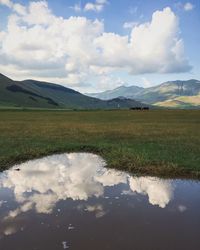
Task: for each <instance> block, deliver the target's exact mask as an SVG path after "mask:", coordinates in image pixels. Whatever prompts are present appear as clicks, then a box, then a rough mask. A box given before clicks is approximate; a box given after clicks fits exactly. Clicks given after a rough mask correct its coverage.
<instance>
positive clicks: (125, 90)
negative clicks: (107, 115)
mask: <svg viewBox="0 0 200 250" xmlns="http://www.w3.org/2000/svg"><path fill="white" fill-rule="evenodd" d="M141 90H143V88H142V87H138V86H130V87H126V86H120V87H118V88H115V89H113V90H107V91H104V92H101V93H90V94H87V95H89V96H91V97H96V98H99V99H102V100H110V99H114V98H118V97H126V98H129V97H132V96H131V95H132V93H134V94H137V93H139V92H140V91H141Z"/></svg>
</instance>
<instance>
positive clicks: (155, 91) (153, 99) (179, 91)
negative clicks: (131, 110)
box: [89, 79, 200, 108]
mask: <svg viewBox="0 0 200 250" xmlns="http://www.w3.org/2000/svg"><path fill="white" fill-rule="evenodd" d="M132 87H133V88H132ZM118 90H123V91H121V92H120V91H118ZM89 95H90V94H89ZM92 95H93V96H94V95H95V96H96V97H97V98H100V99H101V98H102V99H109V97H112V98H114V97H115V98H116V97H117V95H119V96H123V97H125V98H131V99H135V100H137V101H141V102H144V103H148V104H152V105H158V106H163V107H177V108H181V107H183V108H186V107H188V108H190V107H200V81H198V80H195V79H191V80H188V81H180V80H177V81H170V82H165V83H162V84H160V85H157V86H154V87H150V88H141V87H139V89H137V86H130V87H125V86H121V87H120V88H117V89H114V90H109V91H105V92H102V93H99V94H92ZM193 99H194V100H193ZM173 103H174V105H173Z"/></svg>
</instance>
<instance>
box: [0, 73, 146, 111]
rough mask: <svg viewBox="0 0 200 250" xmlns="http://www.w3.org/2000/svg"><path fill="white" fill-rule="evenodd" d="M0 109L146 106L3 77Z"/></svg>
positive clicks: (1, 80) (0, 83)
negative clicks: (2, 107)
mask: <svg viewBox="0 0 200 250" xmlns="http://www.w3.org/2000/svg"><path fill="white" fill-rule="evenodd" d="M0 106H7V107H32V108H57V109H58V108H68V109H75V108H76V109H113V108H119V107H120V108H129V107H135V106H144V105H143V104H141V103H140V102H137V101H134V100H132V99H130V100H129V99H120V98H117V99H114V100H110V101H103V100H99V99H97V98H92V97H88V96H85V95H83V94H81V93H79V92H77V91H75V90H73V89H70V88H66V87H64V86H60V85H58V84H53V83H47V82H40V81H34V80H25V81H13V80H11V79H10V78H8V77H6V76H4V75H2V74H0Z"/></svg>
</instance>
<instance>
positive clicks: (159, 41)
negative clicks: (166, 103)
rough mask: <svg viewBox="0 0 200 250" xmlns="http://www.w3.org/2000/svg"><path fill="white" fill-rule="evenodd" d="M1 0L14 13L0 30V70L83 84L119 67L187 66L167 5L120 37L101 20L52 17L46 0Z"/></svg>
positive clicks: (133, 70)
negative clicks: (23, 2) (27, 1)
mask: <svg viewBox="0 0 200 250" xmlns="http://www.w3.org/2000/svg"><path fill="white" fill-rule="evenodd" d="M4 2H6V3H7V6H8V5H9V7H10V8H12V10H13V13H12V14H11V15H10V16H9V18H8V23H7V29H6V30H2V31H0V71H1V72H2V73H5V74H8V75H9V76H11V77H14V78H17V79H22V78H27V77H28V78H35V79H38V80H39V79H40V80H47V81H56V82H61V83H66V84H68V85H70V86H72V87H73V86H82V87H83V83H84V82H89V81H90V79H94V78H95V77H96V78H98V77H103V78H104V79H105V77H110V74H111V73H112V72H113V71H119V70H120V71H122V70H124V71H127V72H129V73H130V74H143V73H173V72H185V71H189V70H190V65H189V63H188V60H187V58H186V57H185V54H184V44H183V40H182V39H181V38H180V37H179V23H178V18H177V17H176V16H175V14H174V13H173V12H172V10H171V9H170V8H165V9H163V10H162V11H156V12H154V13H153V16H152V20H151V21H150V22H148V23H143V24H137V25H136V24H135V25H134V27H132V28H131V30H130V35H127V36H121V35H119V34H117V33H108V32H106V31H105V29H104V23H103V21H99V20H89V19H87V18H85V17H70V18H68V19H65V18H63V17H57V16H55V15H54V14H53V13H52V11H51V10H50V9H49V7H48V4H47V2H46V1H38V2H30V4H29V5H28V6H27V7H25V6H22V5H19V4H18V5H17V4H15V5H13V3H12V2H10V1H5V0H4ZM106 3H107V1H104V0H98V1H96V2H95V4H96V5H105V4H106ZM4 4H5V3H4ZM126 26H127V25H126ZM103 78H102V79H103ZM102 82H103V81H102ZM113 87H115V86H113Z"/></svg>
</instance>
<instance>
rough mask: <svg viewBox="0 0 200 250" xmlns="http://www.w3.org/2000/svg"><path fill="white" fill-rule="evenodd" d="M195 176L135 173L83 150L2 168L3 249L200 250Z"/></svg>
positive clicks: (199, 209)
mask: <svg viewBox="0 0 200 250" xmlns="http://www.w3.org/2000/svg"><path fill="white" fill-rule="evenodd" d="M199 230H200V182H195V181H184V180H164V179H160V178H156V177H134V176H131V175H129V174H127V173H124V172H121V171H116V170H111V169H106V168H105V162H104V161H103V159H102V158H100V157H98V156H96V155H93V154H86V153H72V154H62V155H54V156H50V157H46V158H43V159H38V160H33V161H29V162H27V163H24V164H21V165H17V166H14V167H13V168H11V169H10V170H8V171H5V172H3V173H1V174H0V249H1V250H27V249H28V250H44V249H48V250H57V249H58V250H59V249H77V250H81V249H88V250H89V249H91V250H93V249H95V250H98V249H115V250H116V249H120V250H121V249H123V250H129V249H130V250H131V249H136V250H137V249H140V250H143V249H144V250H146V249H148V250H151V249H152V250H154V249H162V250H163V249H167V250H169V249H181V250H184V249H187V250H188V249H190V250H193V249H194V250H196V249H200V240H199Z"/></svg>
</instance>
